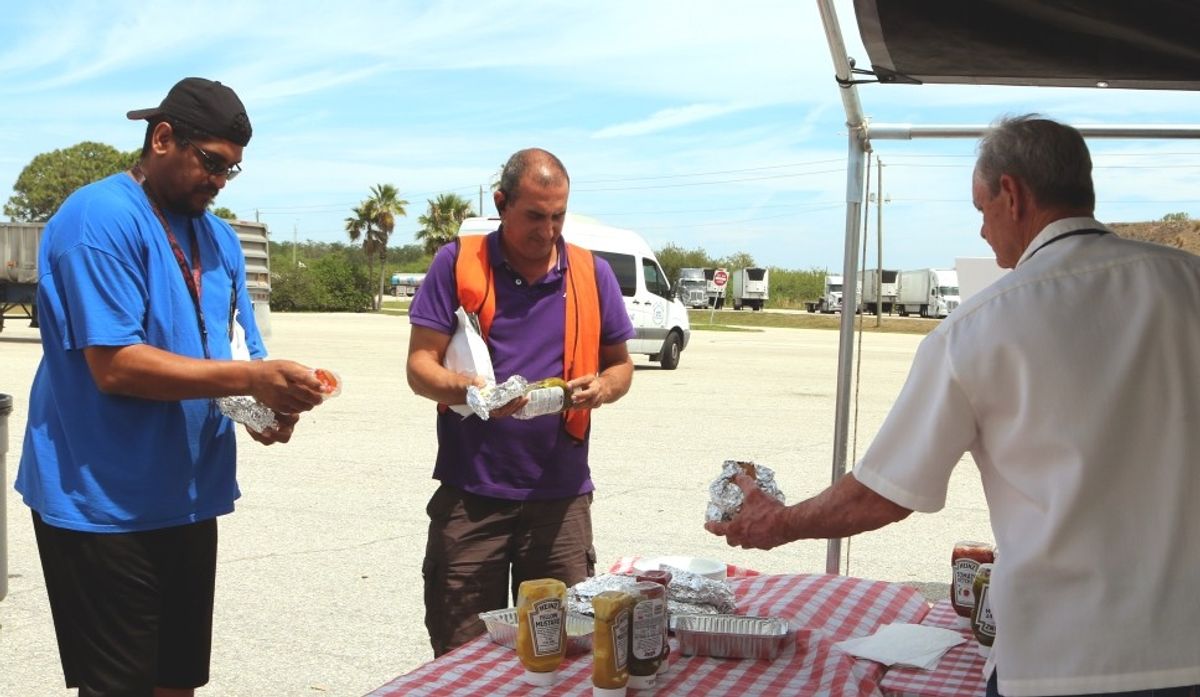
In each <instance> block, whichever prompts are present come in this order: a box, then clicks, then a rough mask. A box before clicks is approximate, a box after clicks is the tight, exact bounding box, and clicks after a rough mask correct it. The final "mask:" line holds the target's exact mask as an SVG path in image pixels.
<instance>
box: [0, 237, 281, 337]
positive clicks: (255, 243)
mask: <svg viewBox="0 0 1200 697" xmlns="http://www.w3.org/2000/svg"><path fill="white" fill-rule="evenodd" d="M229 224H230V225H231V226H232V227H233V230H234V232H236V233H237V236H238V240H239V241H240V242H241V245H242V253H243V254H244V255H245V257H246V290H247V291H249V293H250V300H251V301H252V302H253V304H254V318H255V320H256V321H257V323H258V329H259V332H260V333H261V334H262V335H263V336H264V337H269V336H270V334H271V305H270V299H271V266H270V245H269V244H268V235H267V226H266V225H264V224H262V223H254V222H245V221H230V222H229ZM45 226H46V224H45V223H0V331H2V330H3V329H4V320H5V319H25V318H27V319H29V324H30V326H32V327H36V326H37V282H38V268H37V258H38V243H39V242H40V241H41V237H42V228H44V227H45Z"/></svg>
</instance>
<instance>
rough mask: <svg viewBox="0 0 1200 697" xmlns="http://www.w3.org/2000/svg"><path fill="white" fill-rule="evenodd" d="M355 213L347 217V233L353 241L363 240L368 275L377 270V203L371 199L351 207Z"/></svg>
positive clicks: (351, 210)
mask: <svg viewBox="0 0 1200 697" xmlns="http://www.w3.org/2000/svg"><path fill="white" fill-rule="evenodd" d="M350 212H351V213H353V215H351V216H350V217H349V218H346V234H347V236H349V237H350V241H351V242H358V241H359V240H362V248H363V253H364V254H366V256H367V275H368V276H372V275H373V274H374V271H375V256H376V249H375V248H376V246H377V245H378V238H377V237H376V235H375V219H376V217H377V216H376V214H375V204H373V203H372V202H371V201H370V200H369V199H368V200H366V201H363V202H362V203H360V204H358V205H357V206H355V207H354V208H352V209H350Z"/></svg>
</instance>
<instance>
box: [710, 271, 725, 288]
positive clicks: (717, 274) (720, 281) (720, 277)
mask: <svg viewBox="0 0 1200 697" xmlns="http://www.w3.org/2000/svg"><path fill="white" fill-rule="evenodd" d="M728 280H729V273H728V272H726V271H725V269H717V270H716V271H714V272H713V285H714V286H716V287H718V288H721V287H722V286H724V285H725V282H726V281H728Z"/></svg>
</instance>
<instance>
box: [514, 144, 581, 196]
mask: <svg viewBox="0 0 1200 697" xmlns="http://www.w3.org/2000/svg"><path fill="white" fill-rule="evenodd" d="M531 171H532V173H533V174H534V176H536V177H537V181H538V183H539V184H542V185H548V184H554V183H556V182H557V181H559V180H560V179H565V180H566V181H567V185H568V186H569V185H570V184H571V177H570V176H569V175H568V174H567V168H566V167H564V166H563V163H562V160H559V159H558V158H557V157H555V156H554V154H553V153H551V152H549V151H547V150H542V149H541V148H526V149H524V150H518V151H517V152H515V153H513V155H512V157H510V158H508V162H506V163H504V170H503V171H501V173H500V192H501V193H503V194H504V198H505V199H506V200H507V201H509V202H512V201H513V200H515V199H516V198H517V194H518V193H519V189H520V186H521V179H522V178H523V177H524V176H525V174H526V173H527V172H531Z"/></svg>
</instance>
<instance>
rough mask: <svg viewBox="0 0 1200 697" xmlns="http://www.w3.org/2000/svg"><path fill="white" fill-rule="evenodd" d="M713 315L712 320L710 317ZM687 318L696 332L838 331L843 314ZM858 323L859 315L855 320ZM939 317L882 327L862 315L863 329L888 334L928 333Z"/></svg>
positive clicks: (893, 320) (896, 320) (698, 313)
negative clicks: (761, 329) (757, 330)
mask: <svg viewBox="0 0 1200 697" xmlns="http://www.w3.org/2000/svg"><path fill="white" fill-rule="evenodd" d="M710 316H711V317H712V321H711V323H710V321H709V317H710ZM688 321H689V322H690V323H691V325H692V329H693V330H694V331H702V330H709V329H711V330H716V331H731V330H734V331H737V330H741V331H746V330H747V329H749V330H751V331H753V330H754V329H756V328H760V327H781V328H785V329H830V330H833V331H837V330H838V329H839V328H840V327H841V322H842V317H841V315H821V314H809V313H807V312H803V313H790V312H789V313H783V312H754V311H751V310H741V311H734V310H717V311H716V312H712V311H711V310H689V311H688ZM854 322H855V325H856V326H858V325H859V322H860V318H858V317H856V318H855V319H854ZM937 324H938V323H937V320H921V319H905V318H901V317H887V316H885V317H884V318H883V322H882V324H881V325H880V326H879V327H876V326H875V317H874V315H864V316H863V317H862V318H861V328H862V330H863V331H867V332H884V333H889V334H928V333H929V332H931V331H933V329H934V327H936V326H937Z"/></svg>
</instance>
